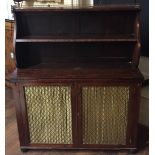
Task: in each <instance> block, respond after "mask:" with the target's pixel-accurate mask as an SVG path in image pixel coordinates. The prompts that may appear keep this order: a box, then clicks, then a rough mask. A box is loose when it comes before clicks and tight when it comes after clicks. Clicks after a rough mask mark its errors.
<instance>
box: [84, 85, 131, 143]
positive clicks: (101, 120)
mask: <svg viewBox="0 0 155 155" xmlns="http://www.w3.org/2000/svg"><path fill="white" fill-rule="evenodd" d="M128 103H129V87H83V89H82V108H83V112H82V114H83V117H82V118H83V121H82V123H83V144H105V145H108V144H109V145H113V144H115V145H117V144H122V145H124V144H126V129H127V113H128Z"/></svg>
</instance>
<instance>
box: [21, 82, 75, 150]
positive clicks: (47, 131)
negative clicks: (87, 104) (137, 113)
mask: <svg viewBox="0 0 155 155" xmlns="http://www.w3.org/2000/svg"><path fill="white" fill-rule="evenodd" d="M19 90H20V99H21V101H20V105H18V106H21V109H22V110H20V112H18V113H22V115H21V117H22V121H20V124H18V126H21V125H22V126H23V129H24V130H23V129H22V130H20V134H21V135H24V137H23V138H22V139H21V144H22V145H24V146H25V145H26V146H27V145H28V146H35V147H37V146H38V147H39V146H40V147H41V145H40V144H43V146H47V145H49V146H52V145H53V148H54V147H56V148H57V147H64V146H66V147H71V146H72V144H73V132H72V121H73V120H72V109H73V106H72V86H71V85H66V84H65V85H63V84H62V85H61V84H59V85H56V84H49V85H48V84H46V85H41V84H40V85H39V84H37V85H35V84H33V85H30V84H29V85H24V86H20V88H19ZM19 119H21V118H18V120H19ZM19 128H20V127H19ZM38 144H39V145H38ZM46 144H47V145H46ZM59 145H60V146H59Z"/></svg>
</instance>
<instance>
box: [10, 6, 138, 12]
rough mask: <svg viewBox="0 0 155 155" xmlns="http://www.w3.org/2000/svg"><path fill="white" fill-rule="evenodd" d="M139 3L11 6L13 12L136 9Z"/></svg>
mask: <svg viewBox="0 0 155 155" xmlns="http://www.w3.org/2000/svg"><path fill="white" fill-rule="evenodd" d="M138 10H140V6H139V5H102V6H82V7H79V6H64V7H59V6H51V7H47V6H46V7H45V6H44V7H41V6H38V7H33V6H32V7H31V6H29V7H26V6H23V7H15V6H14V7H13V12H29V11H30V12H42V11H43V12H44V11H58V12H59V11H138Z"/></svg>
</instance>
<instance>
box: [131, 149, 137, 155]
mask: <svg viewBox="0 0 155 155" xmlns="http://www.w3.org/2000/svg"><path fill="white" fill-rule="evenodd" d="M137 152H138V150H137V149H130V150H129V153H131V154H136V153H137Z"/></svg>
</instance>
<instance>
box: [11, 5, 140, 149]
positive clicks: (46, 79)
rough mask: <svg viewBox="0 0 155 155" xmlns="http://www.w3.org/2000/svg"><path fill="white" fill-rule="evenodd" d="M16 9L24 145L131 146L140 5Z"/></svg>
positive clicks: (19, 108) (135, 114)
mask: <svg viewBox="0 0 155 155" xmlns="http://www.w3.org/2000/svg"><path fill="white" fill-rule="evenodd" d="M13 12H14V17H15V40H14V49H15V54H16V62H17V69H16V70H15V71H14V72H13V74H12V75H11V79H12V82H13V83H14V94H15V97H16V104H15V106H16V115H17V124H18V131H19V139H20V146H21V150H22V151H26V150H28V149H102V150H105V149H106V150H132V151H134V150H136V148H137V146H136V142H137V124H138V114H139V103H140V88H141V84H142V80H143V76H142V74H141V73H140V71H139V69H138V63H139V56H140V40H139V12H140V8H139V6H138V5H124V6H121V5H110V6H109V5H106V6H102V7H89V8H87V7H85V8H40V7H38V8H24V7H14V8H13Z"/></svg>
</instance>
